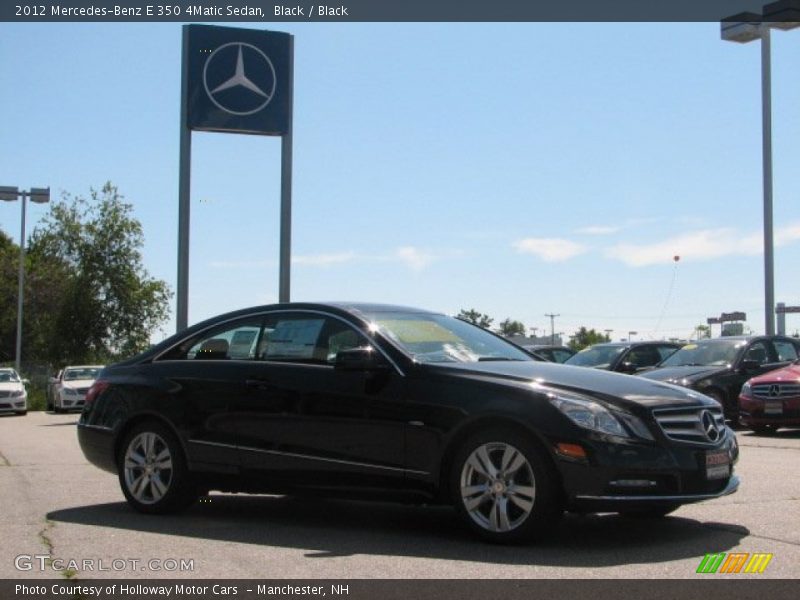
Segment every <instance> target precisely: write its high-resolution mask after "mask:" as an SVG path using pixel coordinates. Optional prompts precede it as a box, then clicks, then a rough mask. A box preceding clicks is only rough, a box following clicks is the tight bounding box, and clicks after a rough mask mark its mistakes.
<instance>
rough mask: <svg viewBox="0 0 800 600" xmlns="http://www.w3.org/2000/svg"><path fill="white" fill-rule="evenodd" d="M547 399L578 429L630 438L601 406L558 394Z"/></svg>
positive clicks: (614, 418)
mask: <svg viewBox="0 0 800 600" xmlns="http://www.w3.org/2000/svg"><path fill="white" fill-rule="evenodd" d="M549 399H550V403H551V404H552V405H553V406H555V407H556V408H557V409H558V410H560V411H561V412H562V413H563V414H564V415H565V416H566V417H567V418H568V419H569V420H570V421H572V422H573V423H575V424H576V425H577V426H578V427H583V428H584V429H590V430H592V431H599V432H600V433H607V434H609V435H616V436H618V437H626V438H629V437H630V435H629V434H628V432H627V431H626V430H625V428H624V427H623V426H622V423H620V422H619V420H618V419H617V418H616V417H615V416H614V415H613V414H612V413H611V411H610V410H608V409H607V408H606V407H605V406H603V405H602V404H599V403H597V402H593V401H591V400H584V399H582V398H574V397H567V396H562V395H559V394H551V395H550V397H549ZM634 418H635V417H634Z"/></svg>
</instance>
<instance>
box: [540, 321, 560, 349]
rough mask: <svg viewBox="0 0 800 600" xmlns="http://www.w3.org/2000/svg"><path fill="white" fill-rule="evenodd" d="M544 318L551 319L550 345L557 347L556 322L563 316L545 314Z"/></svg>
mask: <svg viewBox="0 0 800 600" xmlns="http://www.w3.org/2000/svg"><path fill="white" fill-rule="evenodd" d="M544 316H545V317H550V343H551V344H552V345H554V346H555V345H556V326H555V322H556V317H560V316H561V315H560V314H559V315H556V314H548V313H545V315H544Z"/></svg>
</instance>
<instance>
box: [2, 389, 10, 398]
mask: <svg viewBox="0 0 800 600" xmlns="http://www.w3.org/2000/svg"><path fill="white" fill-rule="evenodd" d="M10 397H11V391H10V390H0V398H10Z"/></svg>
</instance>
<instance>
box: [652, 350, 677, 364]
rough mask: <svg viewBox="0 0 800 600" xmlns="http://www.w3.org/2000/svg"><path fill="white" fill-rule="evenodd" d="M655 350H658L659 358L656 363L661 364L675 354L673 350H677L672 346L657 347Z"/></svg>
mask: <svg viewBox="0 0 800 600" xmlns="http://www.w3.org/2000/svg"><path fill="white" fill-rule="evenodd" d="M656 349H657V350H658V356H659V357H660V360H659V361H658V362H661V361H662V360H664V359H665V358H667V357H669V356H671V355H672V354H674V353H675V350H677V348H675V347H674V346H658V348H656Z"/></svg>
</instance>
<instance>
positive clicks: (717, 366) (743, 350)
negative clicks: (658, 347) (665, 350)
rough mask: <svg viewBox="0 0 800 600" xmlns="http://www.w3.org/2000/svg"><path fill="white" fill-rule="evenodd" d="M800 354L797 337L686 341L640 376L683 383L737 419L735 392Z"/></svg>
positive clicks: (737, 409) (742, 337)
mask: <svg viewBox="0 0 800 600" xmlns="http://www.w3.org/2000/svg"><path fill="white" fill-rule="evenodd" d="M798 354H800V340H796V339H792V338H789V337H784V336H777V335H773V336H768V335H760V336H750V337H746V336H729V337H720V338H713V339H703V340H699V341H697V342H692V343H690V344H686V345H685V346H683V347H682V348H681V349H680V350H678V351H677V352H676V353H675V354H673V355H672V356H669V357H668V358H666V359H665V360H664V361H662V362H661V363H659V364H658V365H657V367H656V368H655V369H653V370H651V371H647V372H644V373H641V374H640V375H641V376H642V377H646V378H648V379H655V380H658V381H665V382H667V383H673V384H676V385H681V386H685V387H688V388H691V389H694V390H697V391H698V392H702V393H703V394H705V395H707V396H710V397H711V398H713V399H714V400H716V401H717V402H719V403H720V405H721V406H722V407H723V409H724V411H725V417H726V418H727V419H729V420H730V421H731V422H733V423H736V422H737V421H738V419H739V402H738V399H739V392H740V391H741V389H742V386H743V385H744V383H745V381H747V380H748V379H750V378H751V377H756V376H757V375H762V374H764V373H768V372H769V371H774V370H775V369H779V368H781V367H785V366H787V365H788V364H790V363H791V362H792V361H793V360H796V359H797V357H798Z"/></svg>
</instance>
